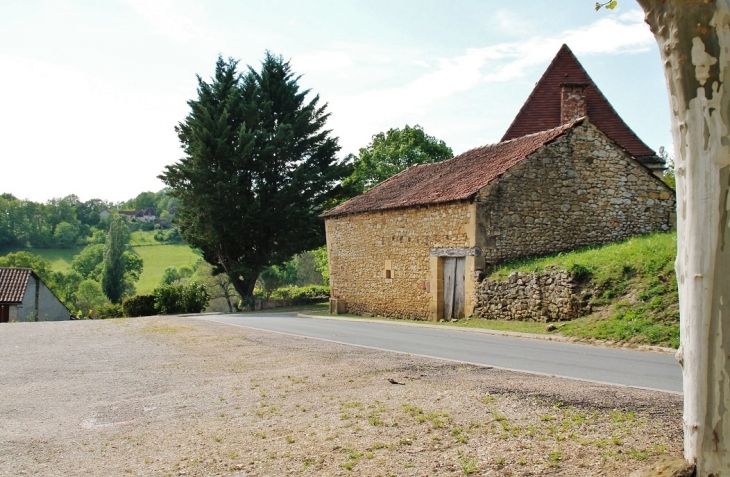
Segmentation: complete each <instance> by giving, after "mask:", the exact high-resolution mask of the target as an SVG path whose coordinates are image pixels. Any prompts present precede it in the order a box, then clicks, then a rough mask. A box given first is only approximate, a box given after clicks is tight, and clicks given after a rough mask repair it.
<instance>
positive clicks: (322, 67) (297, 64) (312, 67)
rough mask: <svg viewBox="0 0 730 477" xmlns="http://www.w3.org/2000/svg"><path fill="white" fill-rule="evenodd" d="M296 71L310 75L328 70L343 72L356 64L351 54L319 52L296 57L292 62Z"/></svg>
mask: <svg viewBox="0 0 730 477" xmlns="http://www.w3.org/2000/svg"><path fill="white" fill-rule="evenodd" d="M291 62H292V66H293V68H294V70H295V71H306V72H308V73H312V72H316V71H327V70H341V69H343V68H347V67H349V66H352V64H353V63H354V62H353V60H352V57H351V56H350V54H348V53H346V52H344V51H318V52H315V53H310V54H306V55H297V56H294V57H293V58H292V60H291Z"/></svg>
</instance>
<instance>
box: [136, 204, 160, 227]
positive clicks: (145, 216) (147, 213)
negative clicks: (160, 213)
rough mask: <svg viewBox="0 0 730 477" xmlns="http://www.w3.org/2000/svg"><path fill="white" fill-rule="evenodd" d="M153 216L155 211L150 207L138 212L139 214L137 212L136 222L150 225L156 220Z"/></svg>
mask: <svg viewBox="0 0 730 477" xmlns="http://www.w3.org/2000/svg"><path fill="white" fill-rule="evenodd" d="M155 214H156V212H155V209H153V208H152V207H148V208H146V209H144V210H140V211H139V212H137V222H148V223H152V222H154V221H155V219H157V216H156V215H155Z"/></svg>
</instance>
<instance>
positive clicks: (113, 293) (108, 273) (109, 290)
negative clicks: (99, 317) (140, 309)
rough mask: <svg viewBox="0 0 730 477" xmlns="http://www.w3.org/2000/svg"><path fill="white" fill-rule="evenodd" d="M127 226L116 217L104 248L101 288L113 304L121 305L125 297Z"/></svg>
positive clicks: (121, 219) (120, 218)
mask: <svg viewBox="0 0 730 477" xmlns="http://www.w3.org/2000/svg"><path fill="white" fill-rule="evenodd" d="M126 228H127V225H126V224H125V223H124V219H123V218H122V217H115V218H114V220H112V223H111V225H110V226H109V233H108V234H107V236H106V245H105V246H104V268H103V269H102V272H101V288H102V290H103V291H104V294H105V295H106V296H107V298H109V301H111V302H112V303H120V302H121V301H122V297H123V296H124V290H125V282H124V249H125V232H126Z"/></svg>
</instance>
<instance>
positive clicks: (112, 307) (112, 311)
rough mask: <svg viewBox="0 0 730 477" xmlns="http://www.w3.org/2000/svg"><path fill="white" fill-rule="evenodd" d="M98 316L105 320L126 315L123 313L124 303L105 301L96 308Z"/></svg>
mask: <svg viewBox="0 0 730 477" xmlns="http://www.w3.org/2000/svg"><path fill="white" fill-rule="evenodd" d="M96 316H97V318H99V319H100V320H105V319H107V318H121V317H123V316H124V313H122V305H118V304H114V303H105V304H104V305H101V306H100V307H99V308H97V309H96Z"/></svg>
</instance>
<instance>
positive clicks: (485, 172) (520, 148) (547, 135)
mask: <svg viewBox="0 0 730 477" xmlns="http://www.w3.org/2000/svg"><path fill="white" fill-rule="evenodd" d="M583 121H584V119H578V120H576V121H574V122H572V123H568V124H565V125H562V126H560V127H557V128H553V129H550V130H547V131H542V132H539V133H536V134H530V135H527V136H523V137H520V138H517V139H513V140H510V141H505V142H500V143H498V144H492V145H490V146H483V147H479V148H476V149H472V150H470V151H467V152H465V153H463V154H461V155H459V156H456V157H454V158H452V159H448V160H446V161H443V162H436V163H433V164H421V165H416V166H412V167H409V168H408V169H406V170H405V171H402V172H400V173H398V174H396V175H394V176H393V177H391V178H390V179H388V180H386V181H385V182H382V183H381V184H379V185H377V186H375V187H373V188H372V189H370V190H368V191H367V192H365V193H364V194H361V195H359V196H357V197H354V198H352V199H350V200H348V201H347V202H345V203H343V204H340V205H338V206H337V207H335V208H333V209H331V210H329V211H328V212H325V213H324V214H322V215H321V217H324V218H328V217H335V216H339V215H346V214H357V213H361V212H368V211H374V210H385V209H395V208H398V207H409V206H414V205H423V204H434V203H442V202H451V201H455V200H463V199H468V198H469V197H471V196H472V195H474V194H476V193H477V192H478V191H479V189H481V188H482V187H484V186H486V185H487V184H489V183H490V182H492V181H493V180H494V179H496V178H498V177H499V176H501V175H502V174H504V173H505V172H506V171H507V170H508V169H510V168H511V167H512V166H514V165H516V164H518V163H519V162H520V161H522V160H523V159H525V158H526V157H527V156H528V155H530V154H532V153H533V152H535V151H536V150H538V149H540V148H541V147H542V146H544V145H546V144H548V143H550V142H552V141H553V140H555V139H556V138H558V137H559V136H561V135H562V134H564V133H565V132H566V131H568V130H570V129H572V128H574V127H575V126H577V125H578V124H581V123H582V122H583Z"/></svg>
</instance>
